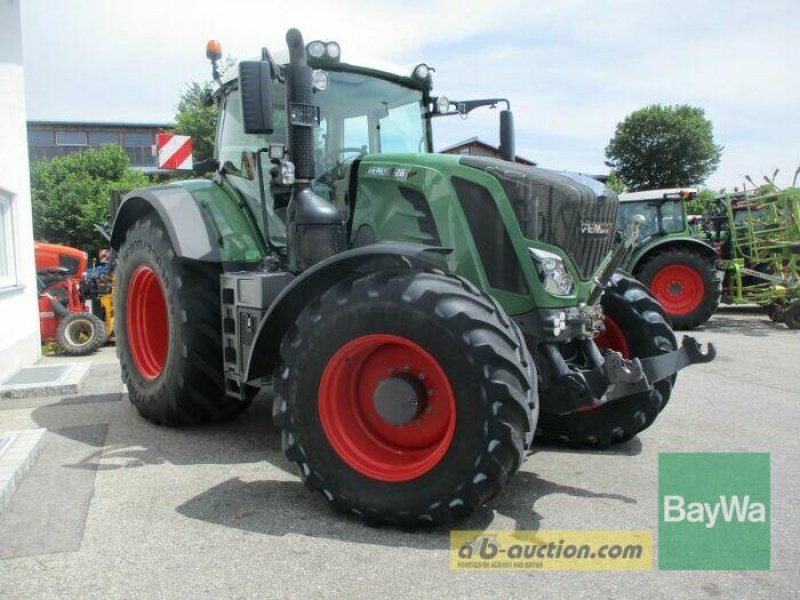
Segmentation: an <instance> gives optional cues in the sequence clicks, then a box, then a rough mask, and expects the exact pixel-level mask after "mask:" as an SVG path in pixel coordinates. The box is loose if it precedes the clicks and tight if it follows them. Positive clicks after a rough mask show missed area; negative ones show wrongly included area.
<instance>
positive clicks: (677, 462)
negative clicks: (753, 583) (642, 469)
mask: <svg viewBox="0 0 800 600" xmlns="http://www.w3.org/2000/svg"><path fill="white" fill-rule="evenodd" d="M658 499H659V507H658V567H659V568H660V569H668V570H684V569H685V570H729V571H735V570H769V566H770V463H769V454H768V453H766V452H759V453H755V452H731V453H704V452H696V453H690V452H686V453H684V452H674V453H673V452H662V453H661V454H659V456H658Z"/></svg>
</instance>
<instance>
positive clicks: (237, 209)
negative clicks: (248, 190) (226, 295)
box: [171, 179, 265, 264]
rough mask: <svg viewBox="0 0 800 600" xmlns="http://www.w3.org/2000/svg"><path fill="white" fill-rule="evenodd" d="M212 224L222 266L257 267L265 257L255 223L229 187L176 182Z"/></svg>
mask: <svg viewBox="0 0 800 600" xmlns="http://www.w3.org/2000/svg"><path fill="white" fill-rule="evenodd" d="M171 185H175V186H181V187H183V188H184V189H185V190H186V191H188V192H189V193H190V194H191V195H192V197H193V198H194V200H195V202H196V203H197V205H198V206H199V207H200V208H201V209H202V210H203V211H204V212H205V214H206V215H207V217H208V221H209V222H210V223H213V227H214V230H215V232H216V233H217V235H218V236H219V237H218V241H219V249H220V253H221V254H222V260H223V262H232V263H234V262H235V263H256V264H257V263H260V262H261V261H262V260H263V259H264V256H265V249H264V244H263V242H262V241H261V239H262V236H261V233H260V232H259V229H258V225H257V223H256V221H255V220H254V219H253V218H252V216H251V213H249V212H248V211H247V210H246V209H245V208H244V207H243V206H242V200H240V198H239V197H238V195H237V194H236V192H235V191H234V190H233V188H232V187H231V186H230V185H229V184H226V183H225V184H223V183H220V182H215V181H210V180H208V179H192V180H188V181H178V182H175V183H173V184H171Z"/></svg>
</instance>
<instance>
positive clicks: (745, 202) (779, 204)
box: [708, 188, 800, 305]
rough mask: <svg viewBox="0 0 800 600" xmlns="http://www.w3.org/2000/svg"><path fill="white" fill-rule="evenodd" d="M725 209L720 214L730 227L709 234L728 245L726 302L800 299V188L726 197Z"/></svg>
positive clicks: (724, 261)
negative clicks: (740, 196) (742, 196)
mask: <svg viewBox="0 0 800 600" xmlns="http://www.w3.org/2000/svg"><path fill="white" fill-rule="evenodd" d="M721 209H722V211H724V214H722V215H718V216H717V217H716V218H717V220H719V219H722V220H723V221H724V224H725V227H720V228H717V229H716V230H715V231H712V230H709V232H708V235H709V237H711V238H712V239H713V240H714V241H715V242H717V243H718V244H719V245H720V247H721V248H722V255H723V258H722V259H721V260H720V261H719V265H720V267H721V268H722V269H723V270H724V271H725V281H724V292H725V301H726V302H729V303H735V304H744V303H755V304H761V305H768V304H771V303H773V302H778V303H786V302H789V301H792V300H794V299H796V298H800V189H798V188H789V189H786V190H783V191H772V192H768V193H764V194H757V195H752V196H745V197H744V198H738V199H737V198H732V197H726V198H722V199H721ZM712 222H713V221H712ZM757 274H761V277H759V276H758V275H757ZM765 277H766V278H770V279H765Z"/></svg>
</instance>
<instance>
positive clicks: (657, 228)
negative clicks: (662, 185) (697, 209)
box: [617, 200, 684, 241]
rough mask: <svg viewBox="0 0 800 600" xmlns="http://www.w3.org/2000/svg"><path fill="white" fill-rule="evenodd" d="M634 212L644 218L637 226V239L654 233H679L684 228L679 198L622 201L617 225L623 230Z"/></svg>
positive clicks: (640, 239)
mask: <svg viewBox="0 0 800 600" xmlns="http://www.w3.org/2000/svg"><path fill="white" fill-rule="evenodd" d="M636 214H639V215H642V216H643V217H644V219H645V221H644V225H642V226H641V227H640V228H639V241H642V240H646V239H647V238H650V237H652V236H654V235H656V234H662V235H663V234H667V233H680V232H681V231H683V229H684V224H683V205H682V204H681V201H680V200H667V201H659V200H656V201H647V200H645V201H643V202H623V203H621V205H620V210H619V219H617V227H618V228H620V229H621V230H624V228H625V227H627V226H628V224H629V223H630V221H631V218H632V217H633V215H636Z"/></svg>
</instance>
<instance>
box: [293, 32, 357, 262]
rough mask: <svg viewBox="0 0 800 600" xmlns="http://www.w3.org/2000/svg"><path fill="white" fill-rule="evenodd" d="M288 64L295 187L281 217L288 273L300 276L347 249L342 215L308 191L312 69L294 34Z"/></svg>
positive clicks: (300, 38)
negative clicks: (283, 220) (282, 218)
mask: <svg viewBox="0 0 800 600" xmlns="http://www.w3.org/2000/svg"><path fill="white" fill-rule="evenodd" d="M286 44H287V46H288V47H289V65H288V66H287V68H286V117H287V119H288V126H289V127H288V143H289V155H290V156H291V158H292V162H293V163H294V167H295V183H294V187H293V188H292V196H291V199H290V200H289V207H288V209H287V215H286V221H287V222H286V242H287V246H288V253H289V270H290V271H292V272H294V273H299V272H301V271H303V270H305V269H307V268H309V267H311V266H313V265H314V264H316V263H318V262H320V261H321V260H324V259H326V258H329V257H330V256H333V255H334V254H336V253H338V252H341V251H343V250H345V249H346V239H345V229H344V223H342V215H341V213H340V212H339V209H338V208H336V206H334V205H333V204H331V203H330V202H328V201H327V200H325V199H324V198H321V197H320V196H318V195H317V194H315V193H314V191H313V190H312V189H311V182H312V181H313V179H314V126H315V125H316V124H317V107H316V105H315V104H314V88H313V84H312V79H311V77H312V72H313V70H312V69H311V67H309V66H308V62H307V60H306V48H305V44H304V43H303V36H302V34H301V33H300V32H299V31H298V30H297V29H290V30H289V31H288V32H287V33H286Z"/></svg>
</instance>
